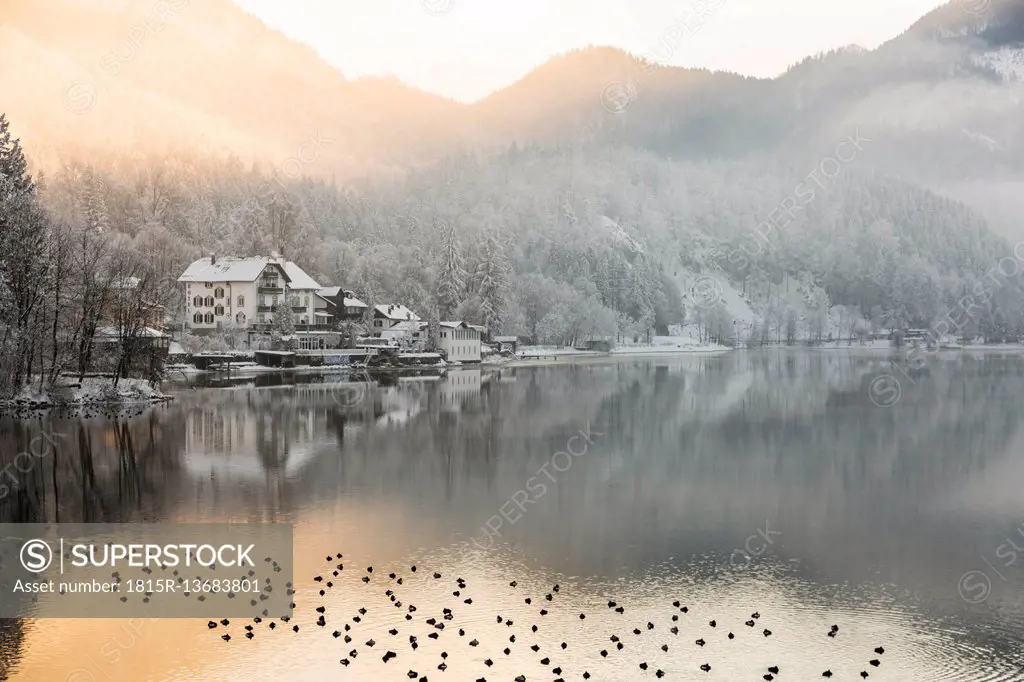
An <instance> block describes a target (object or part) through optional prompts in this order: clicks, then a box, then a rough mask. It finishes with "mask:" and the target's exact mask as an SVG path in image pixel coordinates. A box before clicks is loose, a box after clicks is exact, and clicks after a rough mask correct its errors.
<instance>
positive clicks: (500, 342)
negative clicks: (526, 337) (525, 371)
mask: <svg viewBox="0 0 1024 682" xmlns="http://www.w3.org/2000/svg"><path fill="white" fill-rule="evenodd" d="M491 342H492V344H493V345H494V347H495V349H496V350H497V351H498V352H499V353H512V354H513V355H514V354H515V353H516V352H518V350H519V337H518V336H495V337H494V338H493V339H491Z"/></svg>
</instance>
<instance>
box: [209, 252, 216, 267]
mask: <svg viewBox="0 0 1024 682" xmlns="http://www.w3.org/2000/svg"><path fill="white" fill-rule="evenodd" d="M216 264H217V254H215V253H211V254H210V265H216Z"/></svg>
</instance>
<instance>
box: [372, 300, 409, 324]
mask: <svg viewBox="0 0 1024 682" xmlns="http://www.w3.org/2000/svg"><path fill="white" fill-rule="evenodd" d="M373 309H374V310H375V311H376V312H378V313H380V314H381V315H382V316H384V317H386V318H388V319H389V320H418V319H420V316H419V315H417V314H416V313H414V312H413V311H411V310H409V309H408V308H406V307H405V306H404V305H402V304H400V303H387V304H385V303H382V304H380V305H375V306H373Z"/></svg>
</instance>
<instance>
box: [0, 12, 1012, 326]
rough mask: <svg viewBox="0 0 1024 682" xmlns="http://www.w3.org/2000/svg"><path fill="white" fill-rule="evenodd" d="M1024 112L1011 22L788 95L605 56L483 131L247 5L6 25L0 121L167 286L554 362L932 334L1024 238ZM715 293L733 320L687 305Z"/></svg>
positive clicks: (929, 23) (980, 24) (536, 83)
mask: <svg viewBox="0 0 1024 682" xmlns="http://www.w3.org/2000/svg"><path fill="white" fill-rule="evenodd" d="M56 16H59V17H60V21H55V20H54V17H56ZM1022 101H1024V3H1022V2H1020V0H992V1H991V2H987V1H982V0H978V2H976V3H974V5H972V4H971V3H970V2H968V0H964V1H963V2H950V3H949V4H947V5H945V6H942V7H940V8H939V9H937V10H935V11H934V12H931V13H930V14H928V15H926V16H924V17H922V18H921V19H920V20H919V21H918V22H917V23H915V24H914V25H913V26H910V27H908V28H907V30H906V31H905V32H904V33H903V34H901V35H899V36H895V37H893V39H892V40H890V41H889V42H887V43H885V44H883V45H882V46H880V47H879V48H878V49H875V50H865V49H863V48H859V47H857V46H849V47H846V48H843V49H839V50H835V51H832V52H830V53H828V54H823V55H816V56H809V57H808V58H807V59H805V60H804V61H802V62H801V63H799V64H796V65H794V66H793V67H792V68H791V69H790V70H789V71H787V72H786V73H785V74H783V75H782V76H780V77H778V78H775V79H771V80H767V79H756V78H749V77H743V76H740V75H736V74H730V73H719V72H709V71H707V70H698V69H686V68H679V67H668V66H661V65H658V64H653V63H648V62H644V61H642V60H640V59H638V58H636V57H634V56H632V55H630V54H627V53H625V52H623V51H621V50H618V49H615V48H610V47H591V48H588V49H584V50H578V51H574V52H571V53H569V54H564V55H559V56H555V57H552V59H551V60H550V61H549V62H547V63H546V64H544V65H542V66H540V67H539V68H537V69H535V70H534V71H532V72H531V73H529V74H527V75H526V76H524V77H523V78H522V79H521V80H520V81H518V82H516V83H514V84H512V85H511V86H509V87H507V88H504V89H502V90H500V91H498V92H495V93H493V94H492V95H490V96H489V97H487V98H485V99H483V100H481V101H479V102H476V103H473V104H462V103H459V102H455V101H452V100H449V99H446V98H443V97H440V96H437V95H433V94H429V93H425V92H422V91H419V90H416V89H414V88H412V87H408V86H406V85H404V84H402V83H400V82H399V81H397V80H396V79H391V78H361V79H348V78H346V77H345V75H344V74H343V73H341V72H339V71H338V70H336V69H334V68H333V67H331V66H329V65H328V64H326V63H325V62H324V61H323V60H321V59H320V58H319V57H318V56H317V54H316V53H315V52H314V51H313V50H312V49H310V48H309V47H306V46H304V45H301V44H298V43H296V42H294V41H292V40H290V39H288V38H286V37H285V36H284V35H282V34H280V33H279V32H277V31H275V30H272V29H270V28H268V27H267V26H266V25H264V24H263V23H261V22H260V21H259V20H258V19H256V18H255V17H253V16H251V15H248V14H246V13H245V12H243V11H242V10H240V9H239V8H238V7H236V6H235V5H234V4H232V3H231V2H230V1H229V0H203V2H198V1H192V2H189V1H188V0H166V1H165V2H161V3H157V4H156V5H154V4H152V3H150V2H149V1H148V0H89V1H88V2H85V1H82V0H6V2H5V3H4V5H3V7H2V8H0V112H3V113H5V114H6V119H7V121H8V122H9V125H10V132H11V134H12V135H13V137H20V138H21V143H22V145H23V148H24V150H25V154H26V156H27V158H28V160H29V166H30V170H31V171H32V172H33V173H41V174H42V176H43V178H44V182H42V183H40V188H39V190H38V194H39V199H40V202H41V204H42V205H43V207H44V208H45V209H46V210H47V211H48V212H49V213H50V214H52V215H54V216H57V217H59V219H60V220H62V221H64V222H65V223H66V224H68V225H72V226H76V225H77V226H79V227H80V228H82V229H85V228H86V227H88V228H89V229H90V230H92V232H91V234H98V233H103V234H106V235H123V236H124V238H125V239H127V240H129V242H128V243H131V244H134V248H137V249H140V250H145V251H148V252H159V253H161V254H164V256H165V257H164V263H165V264H164V265H163V266H162V267H164V268H166V270H167V272H168V273H170V274H173V273H174V272H175V271H176V270H177V271H179V272H180V269H181V268H183V267H184V265H185V264H187V263H188V262H190V260H191V259H192V258H195V257H197V256H199V255H203V254H207V253H209V252H211V251H213V252H217V253H223V254H228V253H231V254H236V255H246V254H257V253H264V254H265V253H269V252H270V251H271V250H276V249H282V248H283V249H284V251H285V252H286V254H287V255H288V256H289V257H290V258H293V259H294V260H296V261H297V262H301V263H302V264H303V266H304V267H306V269H307V270H308V271H309V272H310V273H311V274H312V275H313V276H315V277H317V278H318V279H320V281H322V282H327V283H338V284H343V285H345V286H346V287H350V288H352V289H355V290H356V291H357V292H358V293H359V294H360V295H361V296H363V297H365V298H367V299H370V300H371V301H382V302H388V301H401V302H403V303H405V304H406V305H409V306H410V307H411V308H413V309H414V310H420V311H421V314H424V315H425V316H426V315H429V314H431V313H430V311H433V310H434V309H438V312H439V313H440V314H449V315H454V314H459V315H461V316H464V317H466V318H473V319H479V318H482V317H487V318H488V319H489V321H490V323H491V326H493V327H494V328H495V329H500V330H503V331H506V332H508V333H519V334H525V335H529V336H531V337H533V338H535V339H537V340H569V339H572V338H579V337H580V336H586V335H613V334H632V335H636V334H643V333H645V332H648V331H650V330H652V329H660V330H662V331H664V330H666V329H668V328H669V327H670V326H672V325H677V324H698V325H700V326H701V328H702V329H703V332H702V333H707V334H708V335H709V336H712V337H715V338H720V337H722V336H724V335H727V330H731V329H733V328H734V326H735V325H733V324H732V323H733V322H737V323H740V322H742V325H740V326H739V328H740V329H742V330H743V333H744V334H749V335H750V336H751V338H755V337H757V336H758V335H761V336H762V337H767V336H771V337H772V338H776V339H778V338H780V337H781V336H782V331H781V330H782V329H783V328H784V327H786V328H792V327H794V326H800V327H801V329H802V333H803V334H804V335H809V336H810V337H819V338H820V337H823V336H826V335H827V334H828V333H829V332H831V331H834V330H840V331H842V330H841V329H840V327H842V326H843V325H847V326H848V327H849V328H850V329H852V328H853V326H856V325H862V326H863V325H868V326H874V327H876V328H882V327H894V326H927V325H930V324H931V323H933V322H934V320H935V319H936V318H937V317H940V316H941V315H943V314H945V312H946V311H948V310H949V309H950V308H952V307H954V306H955V305H956V304H957V301H958V300H960V299H961V298H962V297H963V296H964V294H965V292H967V291H971V290H972V289H973V288H975V287H976V286H978V284H977V283H978V282H979V281H981V280H982V279H983V278H984V277H985V275H986V273H989V272H991V271H992V269H993V268H995V267H996V265H997V263H998V262H999V259H1000V258H1005V257H1009V256H1013V250H1012V248H1013V243H1014V242H1016V241H1018V240H1020V239H1024V227H1022V226H1021V225H1020V223H1019V221H1018V220H1017V216H1019V215H1020V210H1021V209H1022V208H1024V200H1022V199H1021V197H1024V191H1021V190H1022V189H1024V105H1022V104H1021V102H1022ZM858 140H859V141H860V142H856V141H858ZM855 142H856V143H855ZM851 145H854V146H851ZM815 173H816V175H815ZM811 181H813V182H815V183H817V184H816V189H815V191H814V192H813V196H811V195H808V194H807V193H806V192H804V193H803V194H801V189H800V188H801V187H805V188H806V187H809V186H810V185H808V183H809V182H811ZM808 197H809V198H808ZM787 202H788V203H787ZM780 206H781V207H782V208H783V209H785V213H786V215H787V216H788V217H787V218H786V220H784V221H782V222H779V221H778V220H777V218H778V216H779V215H780V211H779V208H780ZM794 206H796V207H795V208H794ZM765 221H770V222H771V224H772V227H771V231H772V235H771V238H770V240H769V241H770V244H765V245H764V246H755V247H752V246H751V244H752V243H753V244H755V245H756V239H757V238H756V237H755V236H754V235H756V231H757V230H761V231H762V232H764V230H765V227H764V226H765V224H766V223H765ZM744 244H746V246H744ZM154 245H158V246H154ZM748 252H749V253H748ZM453 253H454V254H457V256H458V258H456V259H455V261H453V260H452V259H451V258H446V257H445V254H449V255H450V254H453ZM738 253H739V254H740V255H739V256H738V257H737V254H738ZM743 254H745V255H743ZM709 274H713V275H714V277H716V278H718V281H720V282H721V284H722V286H723V287H724V288H725V289H726V290H727V291H726V294H727V298H728V296H733V295H734V299H735V300H734V301H733V304H731V305H730V306H728V307H726V308H725V309H715V310H711V311H710V312H709V311H708V310H707V309H706V308H703V307H701V306H698V305H694V303H693V301H692V300H691V299H692V297H690V298H688V296H690V288H691V287H692V286H693V284H694V282H695V280H697V279H698V278H700V277H704V276H708V275H709ZM485 280H486V281H488V282H491V283H492V284H493V283H495V282H496V284H494V286H492V287H491V288H490V289H488V290H487V291H486V292H485V291H484V285H483V282H484V281H485ZM441 282H455V283H456V284H457V286H451V287H447V291H448V292H449V293H448V294H446V297H445V299H444V300H441V299H439V294H438V291H439V289H441V287H440V286H439V285H440V283H441ZM989 294H990V295H987V296H986V299H985V301H984V305H983V310H984V313H982V314H978V315H977V316H976V317H974V318H972V320H971V322H970V324H971V325H972V326H971V327H970V330H971V331H976V332H978V333H979V334H982V335H985V336H986V337H988V338H993V339H998V338H1002V337H1004V336H1005V337H1009V336H1013V335H1014V334H1019V333H1021V332H1024V317H1022V314H1021V310H1022V308H1024V306H1022V303H1024V296H1022V294H1021V290H1020V288H1019V287H1018V285H1017V284H1016V281H1015V280H1014V281H1009V282H1006V283H1005V284H1003V283H1000V284H999V286H998V287H996V290H994V291H991V292H989ZM488 299H491V300H488ZM494 311H498V312H494ZM842 320H847V321H848V323H847V322H843V321H842ZM858 320H859V321H860V322H858ZM728 333H732V332H728Z"/></svg>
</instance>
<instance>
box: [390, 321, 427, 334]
mask: <svg viewBox="0 0 1024 682" xmlns="http://www.w3.org/2000/svg"><path fill="white" fill-rule="evenodd" d="M426 326H427V323H426V322H423V321H421V320H402V321H401V322H397V323H396V324H395V325H394V326H393V327H391V328H390V329H382V330H380V331H381V333H384V332H418V331H421V330H422V329H423V328H424V327H426Z"/></svg>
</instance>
